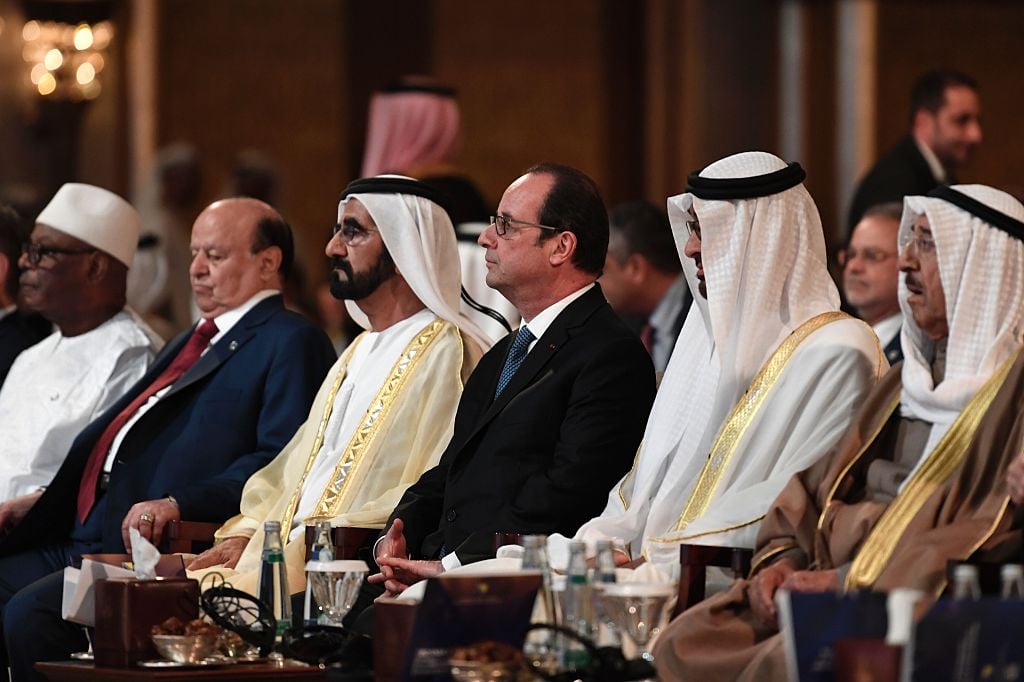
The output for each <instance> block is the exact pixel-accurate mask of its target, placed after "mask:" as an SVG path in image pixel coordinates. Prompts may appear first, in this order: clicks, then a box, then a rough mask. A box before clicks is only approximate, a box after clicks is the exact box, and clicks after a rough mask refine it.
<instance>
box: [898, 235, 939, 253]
mask: <svg viewBox="0 0 1024 682" xmlns="http://www.w3.org/2000/svg"><path fill="white" fill-rule="evenodd" d="M911 244H913V245H914V249H915V250H916V251H917V253H919V254H922V253H923V254H932V253H934V252H935V240H934V239H932V236H931V235H930V234H923V233H920V232H919V233H914V232H910V233H908V234H905V235H903V237H902V238H901V239H900V249H901V250H903V249H906V248H908V247H909V246H910V245H911Z"/></svg>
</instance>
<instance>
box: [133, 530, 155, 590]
mask: <svg viewBox="0 0 1024 682" xmlns="http://www.w3.org/2000/svg"><path fill="white" fill-rule="evenodd" d="M128 534H129V537H130V538H131V541H132V564H133V565H134V568H135V577H136V578H138V579H139V580H153V579H154V578H156V564H157V562H158V561H160V550H158V549H157V548H156V547H154V546H153V543H152V542H150V541H149V540H147V539H146V538H144V537H142V535H141V534H140V533H139V529H138V528H131V529H130V530H129V531H128Z"/></svg>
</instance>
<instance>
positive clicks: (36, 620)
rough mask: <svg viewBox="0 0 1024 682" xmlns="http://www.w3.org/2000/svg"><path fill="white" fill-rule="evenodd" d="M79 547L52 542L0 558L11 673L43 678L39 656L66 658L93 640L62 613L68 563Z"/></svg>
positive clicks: (0, 617) (0, 604)
mask: <svg viewBox="0 0 1024 682" xmlns="http://www.w3.org/2000/svg"><path fill="white" fill-rule="evenodd" d="M76 554H77V553H76V552H74V549H73V548H72V546H71V545H51V546H49V547H43V548H40V549H35V550H30V551H28V552H23V553H21V554H16V555H14V556H10V557H4V558H2V559H0V623H2V634H3V641H4V644H5V645H6V646H5V647H3V650H4V651H3V654H4V655H5V660H4V661H3V662H4V663H6V664H7V665H9V666H10V668H11V679H12V680H14V682H21V681H22V680H42V679H44V678H43V677H41V676H39V675H37V674H36V672H35V670H33V668H32V665H33V663H35V662H36V661H56V660H66V659H68V658H69V657H70V656H71V654H72V653H73V652H75V651H84V650H85V648H86V647H87V646H88V642H87V641H86V639H85V633H84V631H83V630H82V628H81V626H79V625H74V624H72V623H67V622H65V621H64V620H63V619H62V618H61V615H60V611H61V600H62V598H63V589H64V568H65V567H66V566H69V565H71V563H72V560H73V559H74V558H76V557H75V555H76Z"/></svg>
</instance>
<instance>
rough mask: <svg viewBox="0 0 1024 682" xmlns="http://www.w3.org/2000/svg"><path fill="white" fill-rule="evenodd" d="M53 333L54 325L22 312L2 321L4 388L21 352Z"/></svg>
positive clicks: (0, 366)
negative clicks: (8, 374) (5, 381)
mask: <svg viewBox="0 0 1024 682" xmlns="http://www.w3.org/2000/svg"><path fill="white" fill-rule="evenodd" d="M52 332H53V325H52V324H50V323H49V322H47V321H46V320H45V319H43V318H41V317H39V316H38V315H29V314H27V313H24V312H22V311H20V310H15V311H14V312H13V313H11V314H10V315H5V316H4V317H3V318H2V319H0V386H3V384H4V380H5V379H6V378H7V373H8V372H9V371H10V370H11V365H13V364H14V360H15V358H17V357H18V355H19V354H21V351H23V350H25V349H26V348H28V347H29V346H34V345H35V344H37V343H39V342H40V341H42V340H43V339H45V338H46V337H47V336H49V335H50V333H52Z"/></svg>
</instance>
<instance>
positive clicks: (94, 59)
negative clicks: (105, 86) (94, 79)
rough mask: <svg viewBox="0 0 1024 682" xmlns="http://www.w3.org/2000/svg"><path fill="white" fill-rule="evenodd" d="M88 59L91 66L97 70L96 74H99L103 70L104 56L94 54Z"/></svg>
mask: <svg viewBox="0 0 1024 682" xmlns="http://www.w3.org/2000/svg"><path fill="white" fill-rule="evenodd" d="M86 59H87V60H88V62H89V63H90V64H92V66H93V68H94V69H96V73H99V72H100V71H102V70H103V67H104V63H103V55H101V54H100V53H99V52H93V53H92V54H91V55H89V56H88V57H86Z"/></svg>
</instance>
